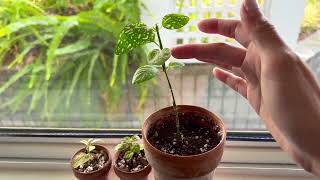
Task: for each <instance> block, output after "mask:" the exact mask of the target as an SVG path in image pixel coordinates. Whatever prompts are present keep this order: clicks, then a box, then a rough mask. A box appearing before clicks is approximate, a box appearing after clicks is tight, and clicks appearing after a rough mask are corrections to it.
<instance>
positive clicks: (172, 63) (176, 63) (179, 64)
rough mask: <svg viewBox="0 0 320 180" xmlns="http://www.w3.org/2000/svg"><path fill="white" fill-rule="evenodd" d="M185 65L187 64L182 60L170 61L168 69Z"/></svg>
mask: <svg viewBox="0 0 320 180" xmlns="http://www.w3.org/2000/svg"><path fill="white" fill-rule="evenodd" d="M184 66H185V64H184V63H182V62H170V63H169V65H168V67H167V68H168V69H179V68H182V67H184Z"/></svg>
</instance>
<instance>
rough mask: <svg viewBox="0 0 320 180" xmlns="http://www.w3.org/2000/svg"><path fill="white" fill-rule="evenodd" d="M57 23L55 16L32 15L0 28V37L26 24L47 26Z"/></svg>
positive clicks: (26, 25)
mask: <svg viewBox="0 0 320 180" xmlns="http://www.w3.org/2000/svg"><path fill="white" fill-rule="evenodd" d="M58 23H59V20H58V18H57V17H55V16H33V17H29V18H25V19H21V20H19V21H16V22H14V23H11V24H9V25H7V26H5V27H4V28H2V29H0V37H3V36H5V35H8V34H11V33H15V32H17V31H19V30H20V29H22V28H25V27H28V26H35V25H45V26H49V25H56V24H58Z"/></svg>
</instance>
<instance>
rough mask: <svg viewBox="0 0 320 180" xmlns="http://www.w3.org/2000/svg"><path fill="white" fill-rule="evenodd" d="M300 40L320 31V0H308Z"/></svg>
mask: <svg viewBox="0 0 320 180" xmlns="http://www.w3.org/2000/svg"><path fill="white" fill-rule="evenodd" d="M304 12H305V14H304V19H303V22H302V26H301V33H300V37H299V39H304V38H305V37H307V36H308V35H310V34H312V33H314V32H316V31H317V30H319V29H320V0H307V1H306V7H305V10H304Z"/></svg>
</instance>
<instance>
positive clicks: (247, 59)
mask: <svg viewBox="0 0 320 180" xmlns="http://www.w3.org/2000/svg"><path fill="white" fill-rule="evenodd" d="M240 14H241V20H240V21H238V20H223V19H208V20H203V21H201V22H200V23H199V29H200V30H201V31H203V32H205V33H213V34H215V33H217V34H221V35H224V36H227V37H230V38H234V39H235V40H236V41H238V42H239V43H240V44H241V45H242V46H243V47H244V48H238V47H234V46H230V45H227V44H224V43H212V44H190V45H183V46H179V47H176V48H173V49H172V55H173V56H174V57H175V58H178V59H179V58H180V59H188V58H196V59H198V60H200V61H204V62H208V63H214V64H216V65H218V66H220V67H222V68H224V69H227V70H228V71H227V70H223V69H222V68H215V69H214V70H213V74H214V75H215V77H216V78H217V79H219V80H220V81H222V82H224V83H225V84H227V85H228V86H230V87H231V88H233V89H234V90H236V91H237V92H239V93H240V94H241V95H242V96H244V97H245V98H247V99H248V101H249V103H250V104H251V106H252V107H253V108H254V110H255V111H256V112H257V113H258V114H259V115H260V116H261V118H262V119H263V120H264V122H265V124H266V126H267V128H268V129H269V131H270V132H271V134H272V135H273V137H274V138H275V139H276V140H277V142H278V143H279V144H280V145H281V147H282V148H283V149H284V150H285V151H287V152H288V153H289V154H290V155H291V156H292V157H293V158H294V159H295V160H296V161H297V162H298V163H299V164H301V165H302V166H303V167H304V168H305V169H306V170H308V171H312V172H314V173H315V174H319V175H320V172H319V171H320V170H319V167H320V165H319V164H320V153H319V152H320V144H318V145H315V144H314V143H315V142H317V140H316V139H315V137H320V131H319V126H320V125H319V124H320V89H319V86H318V83H317V81H316V80H315V78H314V77H313V75H312V73H311V72H310V71H309V70H308V68H307V67H306V66H305V65H304V64H303V62H302V61H301V60H300V58H299V57H298V56H297V55H296V54H295V53H294V52H293V51H292V50H291V49H290V48H289V47H288V46H287V45H286V44H285V43H284V42H283V40H282V39H281V37H280V36H279V35H278V34H277V32H276V31H275V29H274V27H273V26H272V25H271V24H270V23H269V22H268V21H267V20H266V19H265V18H264V17H263V15H262V13H261V12H260V10H259V8H258V5H257V3H256V1H255V0H245V1H244V3H243V5H242V8H241V12H240Z"/></svg>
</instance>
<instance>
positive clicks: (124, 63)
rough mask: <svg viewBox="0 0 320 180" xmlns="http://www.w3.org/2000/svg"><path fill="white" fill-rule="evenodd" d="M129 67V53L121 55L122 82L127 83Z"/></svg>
mask: <svg viewBox="0 0 320 180" xmlns="http://www.w3.org/2000/svg"><path fill="white" fill-rule="evenodd" d="M127 69H128V55H127V54H123V55H122V56H121V74H120V76H121V82H122V84H125V83H126V79H127Z"/></svg>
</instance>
